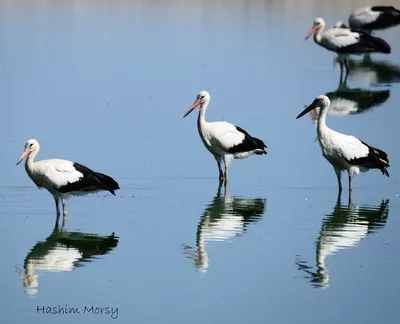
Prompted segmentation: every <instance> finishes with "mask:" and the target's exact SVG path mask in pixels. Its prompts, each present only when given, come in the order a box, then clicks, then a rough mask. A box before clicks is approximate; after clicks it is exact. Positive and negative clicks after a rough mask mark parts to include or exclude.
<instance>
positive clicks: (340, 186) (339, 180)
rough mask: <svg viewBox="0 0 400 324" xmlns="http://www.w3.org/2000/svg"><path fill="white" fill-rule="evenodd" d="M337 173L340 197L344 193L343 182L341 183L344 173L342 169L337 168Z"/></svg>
mask: <svg viewBox="0 0 400 324" xmlns="http://www.w3.org/2000/svg"><path fill="white" fill-rule="evenodd" d="M335 173H336V177H337V180H338V185H339V195H340V194H341V193H342V181H341V176H342V172H341V170H340V169H337V168H335Z"/></svg>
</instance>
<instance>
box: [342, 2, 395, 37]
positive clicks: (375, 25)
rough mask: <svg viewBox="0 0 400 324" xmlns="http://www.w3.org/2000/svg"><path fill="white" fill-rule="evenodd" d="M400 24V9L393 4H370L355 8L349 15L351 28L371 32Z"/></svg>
mask: <svg viewBox="0 0 400 324" xmlns="http://www.w3.org/2000/svg"><path fill="white" fill-rule="evenodd" d="M399 24H400V10H398V9H396V8H394V7H393V6H368V7H363V8H358V9H356V10H354V11H353V12H352V13H351V15H350V16H349V25H350V28H351V29H357V30H362V31H365V32H367V33H371V32H372V31H374V30H382V29H387V28H390V27H394V26H397V25H399Z"/></svg>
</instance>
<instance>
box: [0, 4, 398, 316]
mask: <svg viewBox="0 0 400 324" xmlns="http://www.w3.org/2000/svg"><path fill="white" fill-rule="evenodd" d="M367 4H368V3H367V2H364V1H295V0H293V1H234V0H233V1H232V0H230V1H172V0H171V1H168V0H165V1H64V0H61V1H15V0H14V1H0V105H1V106H2V118H0V137H1V144H2V145H1V148H2V150H1V153H0V180H1V181H0V201H1V203H0V256H1V258H2V267H1V268H0V277H1V279H2V280H0V291H1V292H2V295H3V301H2V303H1V304H0V314H1V315H0V316H1V318H2V319H4V321H5V322H7V323H22V322H27V321H33V322H35V323H53V322H54V321H55V320H56V321H58V322H59V323H70V322H71V321H75V322H76V323H105V322H108V321H113V320H112V319H111V318H110V316H108V315H90V314H86V315H83V314H79V315H72V314H68V315H41V314H37V312H36V307H37V306H41V305H45V306H46V305H48V306H58V305H61V306H62V305H68V306H71V307H78V308H80V309H81V310H83V308H84V307H85V306H89V307H90V306H91V305H93V306H95V307H96V306H101V307H107V306H109V307H114V308H115V307H118V308H119V316H118V319H117V320H116V321H119V322H121V323H160V324H162V323H175V324H179V323H188V322H190V323H193V324H196V323H202V322H205V321H207V322H208V323H219V322H222V323H225V322H230V323H243V322H245V321H250V322H252V323H266V322H270V323H293V322H296V321H302V322H307V323H319V322H320V321H321V320H322V321H324V322H325V323H337V322H339V321H340V322H345V323H376V322H377V321H383V322H385V323H397V295H398V287H397V283H396V282H397V276H398V273H399V270H400V262H399V261H398V258H397V255H398V249H399V243H400V239H399V236H398V232H399V229H400V222H399V220H398V217H397V216H398V213H399V210H400V204H399V197H398V195H399V194H400V192H399V189H398V183H399V182H398V181H399V168H398V161H399V159H400V154H399V153H398V152H399V151H398V143H397V139H398V138H399V135H400V131H399V128H398V125H397V124H398V120H399V118H400V113H399V107H398V104H397V103H398V102H399V100H400V96H399V84H398V81H399V80H400V72H399V71H400V55H399V51H400V45H399V42H398V35H399V30H400V29H399V28H400V27H397V28H393V29H390V30H387V31H382V32H378V33H377V35H378V36H380V37H383V38H384V39H385V40H386V41H387V42H389V43H390V45H391V46H392V54H390V55H372V63H369V64H364V63H362V57H354V58H352V59H354V62H352V66H353V69H352V73H351V74H350V76H349V78H348V82H347V85H346V87H347V88H345V91H346V92H347V93H357V94H358V97H357V98H359V102H357V103H356V104H354V103H353V104H350V108H349V110H345V111H344V112H345V113H344V114H341V115H340V116H337V115H336V116H332V115H331V116H329V117H328V125H329V126H330V127H332V128H333V129H335V130H337V131H340V132H343V133H347V134H352V135H355V136H357V137H359V138H360V139H362V140H363V141H365V142H367V143H368V144H370V145H373V146H376V147H378V148H380V149H382V150H384V151H386V152H387V153H388V155H389V159H390V164H391V167H390V169H389V172H390V178H389V179H388V178H386V177H383V176H382V175H381V173H380V172H379V171H370V172H369V173H367V174H362V175H360V176H357V177H355V178H354V181H353V186H354V194H353V201H352V203H351V204H348V201H347V198H348V197H347V192H346V190H347V176H344V177H343V181H344V182H343V183H344V188H345V191H344V194H343V197H342V200H341V201H339V202H338V201H337V182H336V176H335V174H334V172H333V169H332V167H331V166H330V165H329V163H328V162H327V161H325V160H324V159H323V157H322V156H321V152H320V148H319V146H318V143H317V142H314V140H315V138H316V128H315V126H314V125H313V122H312V119H311V118H310V116H309V115H307V116H304V117H303V118H302V119H300V120H296V119H295V117H296V116H297V115H298V114H299V113H300V112H301V111H302V110H303V108H304V105H306V104H309V103H311V102H312V100H313V99H314V98H315V97H316V96H318V95H320V94H325V93H329V92H330V93H331V95H333V96H335V95H336V96H340V95H341V93H337V91H336V90H337V89H338V84H339V71H338V66H337V64H336V63H335V55H334V54H333V53H330V52H328V51H326V50H324V49H322V48H320V47H319V46H317V45H316V44H315V43H314V42H313V40H312V39H310V40H308V41H304V37H305V35H306V33H307V32H308V30H309V29H310V28H311V26H312V23H313V21H314V19H315V18H316V17H323V18H324V19H325V20H326V23H327V26H329V27H330V26H333V24H334V23H335V22H336V21H337V20H343V21H347V17H348V16H349V14H350V12H351V11H352V10H353V9H355V8H358V7H360V6H363V5H367ZM374 4H388V3H384V2H379V1H375V2H374ZM391 4H393V5H395V6H397V7H399V6H400V1H397V2H396V1H395V2H392V3H391ZM201 90H207V91H209V92H210V94H211V104H210V106H209V110H208V113H207V117H206V118H207V119H208V120H209V121H216V120H227V121H230V122H232V123H234V124H236V125H239V126H241V127H243V128H244V129H246V130H247V131H248V132H249V133H250V134H252V135H253V136H256V137H259V138H261V139H263V140H264V141H265V142H266V144H267V145H268V149H267V150H268V155H267V156H262V157H259V156H256V157H253V158H251V159H248V160H237V161H234V162H233V163H232V165H231V168H230V179H229V184H228V191H227V193H226V194H225V193H224V188H221V190H220V191H219V192H218V181H217V176H218V172H217V166H216V163H215V160H214V159H213V157H212V156H211V155H210V154H209V153H208V152H207V151H206V149H205V148H204V147H203V145H202V143H201V140H200V138H199V136H198V133H197V129H196V117H197V116H196V114H197V112H193V113H192V114H191V115H189V116H188V117H187V118H185V119H182V116H183V114H184V112H185V111H186V110H187V109H188V108H189V106H190V105H191V104H192V102H193V101H194V100H195V98H196V95H197V93H198V92H199V91H201ZM332 93H333V94H332ZM360 98H361V99H360ZM376 98H378V99H379V100H378V99H376ZM357 107H362V108H365V109H364V110H363V111H362V112H360V110H358V109H357ZM360 109H361V108H360ZM346 111H347V112H349V111H350V112H351V113H350V114H347V113H346ZM29 138H36V139H37V140H39V142H40V144H41V151H40V153H39V155H38V160H41V159H47V158H66V159H71V160H73V161H77V162H80V163H82V164H85V165H87V166H88V167H90V168H93V169H94V170H96V171H99V172H103V173H106V174H109V175H111V176H112V177H113V178H115V179H116V180H117V181H118V182H119V184H120V186H121V190H120V191H118V192H117V196H116V197H113V196H110V195H108V194H99V195H92V196H87V197H79V198H72V199H70V200H69V201H68V203H67V206H68V211H69V216H68V219H67V222H66V224H64V227H62V224H61V222H60V223H59V224H56V225H58V226H57V230H54V228H55V222H56V218H55V206H54V202H53V199H52V197H51V195H50V194H49V193H48V192H46V191H39V190H37V188H36V187H35V185H34V184H33V183H32V181H31V180H30V179H29V178H28V176H27V174H26V172H25V170H24V167H23V165H20V166H18V167H16V166H15V163H16V161H17V159H18V157H19V155H20V154H21V152H22V150H23V148H24V143H25V141H26V140H27V139H29Z"/></svg>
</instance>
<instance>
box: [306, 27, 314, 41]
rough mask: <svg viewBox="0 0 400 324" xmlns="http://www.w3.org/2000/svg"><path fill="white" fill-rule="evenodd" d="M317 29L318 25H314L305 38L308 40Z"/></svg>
mask: <svg viewBox="0 0 400 324" xmlns="http://www.w3.org/2000/svg"><path fill="white" fill-rule="evenodd" d="M316 30H317V27H315V26H313V27H312V28H311V29H310V31H309V32H308V34H307V35H306V38H304V40H307V39H308V38H309V37H310V36H311V35H312V34H314V33H315V31H316Z"/></svg>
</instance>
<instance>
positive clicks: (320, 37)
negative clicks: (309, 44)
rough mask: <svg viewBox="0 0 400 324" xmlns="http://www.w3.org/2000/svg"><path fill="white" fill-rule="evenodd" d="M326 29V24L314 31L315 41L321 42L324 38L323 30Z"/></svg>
mask: <svg viewBox="0 0 400 324" xmlns="http://www.w3.org/2000/svg"><path fill="white" fill-rule="evenodd" d="M323 30H324V26H322V27H321V28H318V29H317V31H316V32H315V33H314V42H316V43H317V44H320V43H321V40H322V36H321V34H322V31H323Z"/></svg>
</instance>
